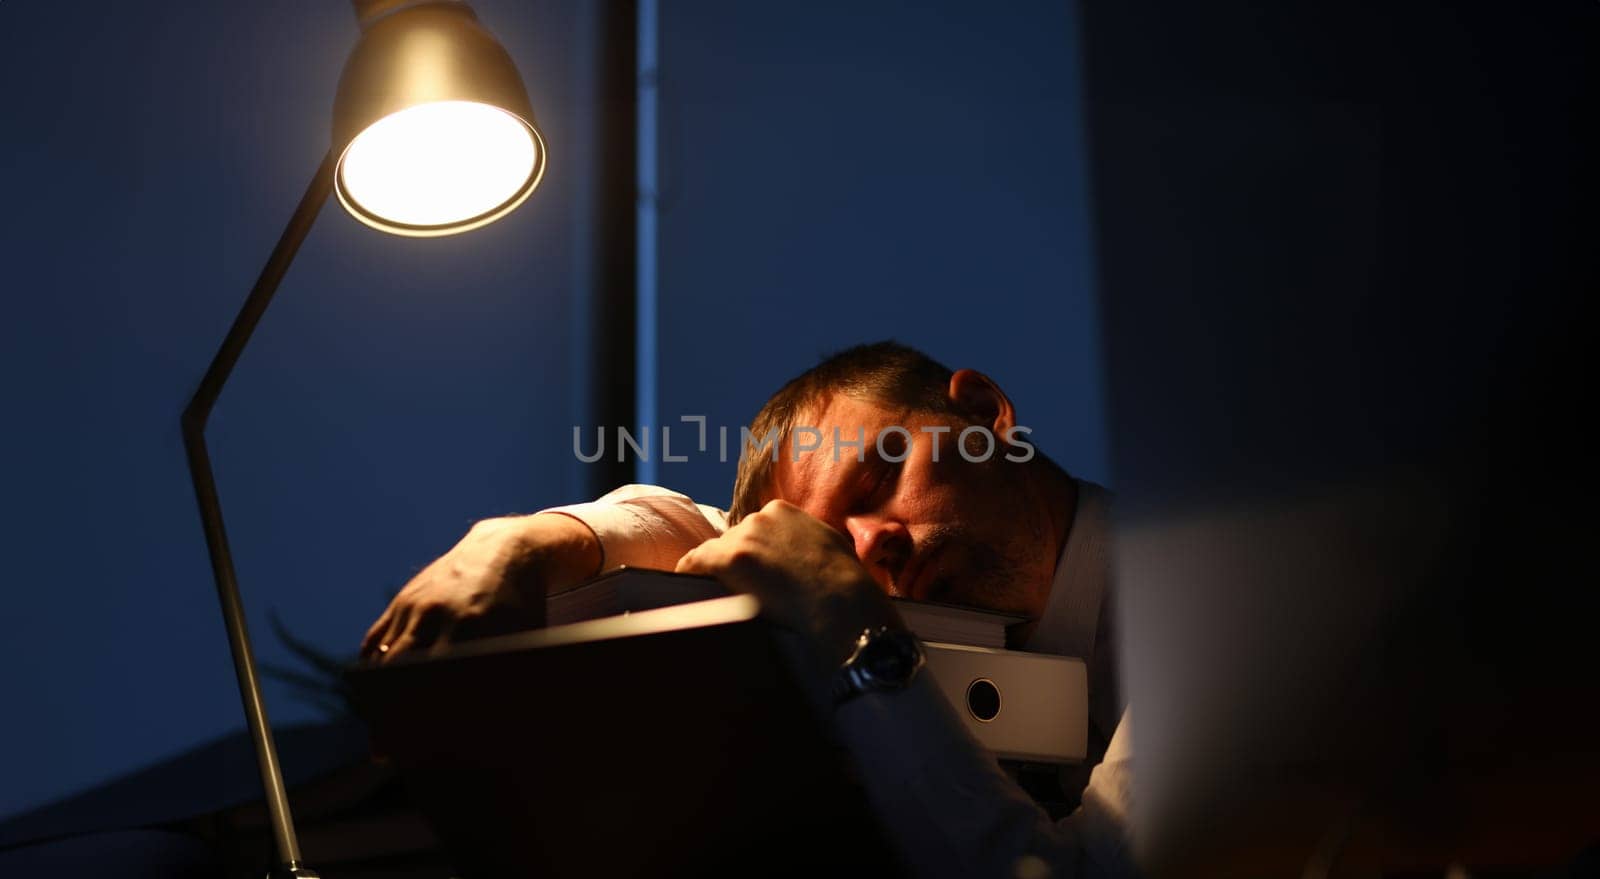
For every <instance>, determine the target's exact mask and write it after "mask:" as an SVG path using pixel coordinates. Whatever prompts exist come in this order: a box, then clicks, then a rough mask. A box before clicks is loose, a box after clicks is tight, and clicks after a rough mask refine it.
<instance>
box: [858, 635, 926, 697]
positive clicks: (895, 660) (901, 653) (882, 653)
mask: <svg viewBox="0 0 1600 879" xmlns="http://www.w3.org/2000/svg"><path fill="white" fill-rule="evenodd" d="M858 662H859V663H860V664H861V669H862V671H864V672H865V673H866V677H867V678H868V679H869V680H871V681H872V682H873V683H876V684H883V685H887V686H903V685H904V684H905V683H906V682H907V681H908V680H909V679H910V678H911V675H912V673H913V672H915V671H916V670H917V645H916V642H915V641H913V640H912V639H911V637H910V636H908V635H907V634H906V633H904V632H885V633H884V634H883V635H882V636H880V637H877V638H874V639H872V641H870V642H869V643H868V644H867V646H866V647H865V648H863V649H862V651H861V658H860V659H859V660H858Z"/></svg>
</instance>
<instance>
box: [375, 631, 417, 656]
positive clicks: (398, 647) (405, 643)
mask: <svg viewBox="0 0 1600 879" xmlns="http://www.w3.org/2000/svg"><path fill="white" fill-rule="evenodd" d="M414 646H415V643H414V642H413V641H412V639H411V635H410V634H405V635H401V636H400V637H398V638H396V639H395V640H394V643H392V644H390V645H389V649H388V650H386V651H384V652H383V654H381V655H380V656H379V657H378V661H379V662H388V661H389V660H391V659H394V658H395V657H396V656H399V655H400V654H402V653H404V652H406V651H407V650H410V649H412V647H414Z"/></svg>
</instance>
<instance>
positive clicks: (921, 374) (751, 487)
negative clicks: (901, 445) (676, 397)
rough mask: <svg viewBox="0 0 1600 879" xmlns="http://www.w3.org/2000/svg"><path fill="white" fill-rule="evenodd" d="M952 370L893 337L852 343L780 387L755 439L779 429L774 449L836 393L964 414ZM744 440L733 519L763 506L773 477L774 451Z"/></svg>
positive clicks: (758, 421)
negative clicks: (954, 396) (954, 393)
mask: <svg viewBox="0 0 1600 879" xmlns="http://www.w3.org/2000/svg"><path fill="white" fill-rule="evenodd" d="M951 375H952V372H951V370H950V368H949V367H947V366H945V365H944V364H942V363H940V362H939V361H937V360H934V359H933V358H932V357H929V356H928V355H926V354H924V353H922V352H921V351H918V350H916V349H915V348H911V347H909V346H906V345H902V344H900V343H899V342H895V341H892V340H886V341H882V342H873V343H871V344H868V345H857V346H855V347H854V348H847V349H845V350H843V351H840V352H839V353H837V354H834V355H831V356H829V357H827V358H825V359H824V360H823V361H822V362H821V363H818V364H817V365H816V366H813V367H811V368H810V369H808V370H806V371H805V372H802V373H801V374H799V375H798V376H795V377H794V378H793V379H790V380H789V382H788V384H785V385H784V386H783V387H782V388H779V389H778V392H777V393H776V394H773V395H772V396H771V397H770V398H769V399H768V400H767V402H766V405H764V406H762V407H761V411H760V412H757V413H756V417H755V418H754V419H753V420H752V421H751V422H750V428H749V429H750V436H751V438H752V439H753V441H754V442H755V443H762V442H763V441H764V440H765V438H766V437H767V435H768V434H769V433H773V432H774V431H776V433H775V435H774V438H773V440H772V442H773V449H774V450H777V449H780V448H782V447H783V445H784V444H785V443H786V442H788V438H789V434H790V432H791V431H793V429H794V428H795V427H796V426H797V424H796V420H797V419H799V418H800V417H801V416H802V415H805V414H807V413H809V414H811V415H812V416H815V415H816V413H818V412H820V411H822V409H824V408H826V407H827V405H828V401H829V400H830V399H832V397H833V395H834V394H846V395H848V396H851V397H855V398H857V399H861V400H870V401H872V402H874V403H879V404H882V405H886V406H892V407H896V408H904V409H909V410H911V411H913V412H923V413H928V412H932V413H938V414H950V415H959V414H960V413H959V412H958V411H957V409H956V407H955V405H954V404H953V403H951V401H950V376H951ZM867 442H868V443H869V444H870V443H871V442H872V438H871V437H868V438H867ZM744 443H745V440H744V437H742V436H741V437H740V447H741V448H740V455H739V471H738V475H737V476H735V477H734V481H733V503H732V504H731V505H730V506H729V508H728V523H729V524H730V525H732V524H735V523H737V522H738V521H739V520H740V519H743V518H744V517H745V516H747V515H749V514H751V513H753V512H755V511H756V510H758V509H760V508H761V498H762V495H763V494H765V493H766V491H767V489H768V487H769V485H770V484H771V481H772V470H773V457H774V455H771V454H766V453H765V452H763V451H761V450H760V449H754V450H753V449H747V448H743V446H744ZM774 454H781V452H776V451H775V453H774Z"/></svg>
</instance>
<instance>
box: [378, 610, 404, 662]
mask: <svg viewBox="0 0 1600 879" xmlns="http://www.w3.org/2000/svg"><path fill="white" fill-rule="evenodd" d="M411 610H412V607H411V605H410V604H397V605H394V606H392V607H390V608H389V611H390V612H389V614H388V617H389V625H388V626H387V627H386V628H384V630H383V633H382V634H380V635H379V636H378V642H377V643H376V644H373V645H372V650H373V654H372V655H373V656H375V657H377V658H378V659H383V658H384V657H385V656H387V655H389V654H391V653H393V652H394V651H395V644H396V643H397V642H398V641H399V640H400V638H401V636H402V635H404V634H405V633H406V630H407V629H408V628H409V625H410V622H411Z"/></svg>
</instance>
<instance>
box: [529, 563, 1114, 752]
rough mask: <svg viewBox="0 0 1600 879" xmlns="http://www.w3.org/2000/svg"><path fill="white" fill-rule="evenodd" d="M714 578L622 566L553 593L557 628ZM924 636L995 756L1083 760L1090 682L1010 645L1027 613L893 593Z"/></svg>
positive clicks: (935, 673)
mask: <svg viewBox="0 0 1600 879" xmlns="http://www.w3.org/2000/svg"><path fill="white" fill-rule="evenodd" d="M727 594H728V590H727V589H726V588H725V587H723V586H722V585H721V584H720V583H718V582H716V581H715V580H709V579H705V578H703V577H691V576H686V575H683V574H674V573H670V572H667V571H655V570H649V569H644V568H627V567H624V568H619V569H617V570H615V571H611V572H609V573H607V574H604V575H602V576H600V577H598V578H596V579H594V580H591V581H589V582H588V583H585V584H584V585H582V586H579V587H577V588H576V589H572V590H570V591H567V592H563V593H560V594H557V595H553V596H551V597H550V599H549V601H548V602H547V604H546V611H545V612H546V622H547V623H548V624H549V625H551V626H559V625H565V624H568V623H577V622H583V621H585V620H592V619H598V618H601V617H609V616H616V615H619V614H628V613H636V612H639V611H646V610H654V609H657V608H662V607H671V606H674V605H679V604H688V603H690V602H695V601H707V600H710V599H713V598H721V597H724V596H726V595H727ZM894 604H895V609H896V610H897V611H898V612H899V614H900V618H901V620H903V621H904V622H905V624H906V626H907V627H908V628H910V629H911V631H912V632H915V633H916V635H917V637H918V638H920V639H921V640H922V642H923V646H924V649H925V651H926V653H927V670H928V674H929V675H930V676H931V677H932V679H933V681H934V683H935V684H937V685H938V687H939V690H940V691H941V692H942V693H944V695H945V697H946V698H947V699H948V700H949V701H950V703H951V706H952V707H953V708H954V709H955V710H956V713H957V715H959V716H960V717H961V719H962V721H963V722H964V723H965V724H966V726H967V728H968V730H970V731H971V732H972V734H973V735H974V736H975V737H976V738H977V739H978V741H979V742H980V743H982V744H983V745H984V746H985V747H987V748H988V749H989V750H991V751H993V752H994V753H995V755H996V756H999V757H1004V758H1010V759H1016V760H1026V761H1037V762H1050V763H1071V762H1076V761H1079V760H1082V759H1083V757H1084V755H1085V753H1086V752H1087V746H1088V678H1087V675H1086V674H1085V669H1084V664H1083V662H1082V661H1080V660H1077V659H1070V658H1067V657H1062V656H1050V655H1046V654H1040V653H1026V652H1022V651H1014V650H1006V649H1005V646H1006V630H1007V628H1008V627H1010V626H1012V625H1015V624H1016V623H1019V622H1021V621H1022V618H1021V617H1018V616H1012V615H1009V614H1002V613H993V612H989V611H983V610H976V609H973V608H966V607H954V606H950V605H943V604H930V603H927V602H918V601H907V600H903V599H894Z"/></svg>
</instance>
